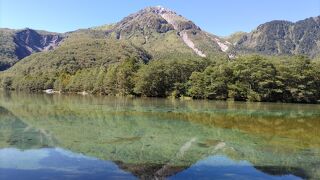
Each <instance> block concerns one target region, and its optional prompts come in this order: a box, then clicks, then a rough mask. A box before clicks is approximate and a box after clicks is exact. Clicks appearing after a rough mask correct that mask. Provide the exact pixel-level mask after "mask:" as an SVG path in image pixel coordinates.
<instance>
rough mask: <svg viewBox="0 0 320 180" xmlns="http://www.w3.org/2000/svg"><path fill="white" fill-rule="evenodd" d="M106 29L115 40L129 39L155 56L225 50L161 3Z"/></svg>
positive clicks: (201, 54) (203, 54) (221, 43)
mask: <svg viewBox="0 0 320 180" xmlns="http://www.w3.org/2000/svg"><path fill="white" fill-rule="evenodd" d="M107 32H108V33H109V35H110V36H113V37H115V38H117V39H126V40H130V41H131V42H132V43H134V44H135V45H137V46H142V47H143V48H144V49H146V50H147V51H148V52H150V54H152V55H153V56H154V57H155V58H156V59H158V58H160V59H161V58H167V57H170V56H172V55H174V54H177V53H179V54H188V56H189V55H191V56H193V55H196V56H199V57H209V56H212V55H216V54H217V53H218V54H219V53H220V54H224V53H223V51H226V47H225V44H226V42H225V41H224V40H222V39H220V38H219V37H217V36H214V35H211V34H209V33H207V32H205V31H202V30H201V29H200V27H198V26H197V25H195V24H194V23H193V22H192V21H190V20H188V19H186V18H185V17H183V16H181V15H178V14H177V13H176V12H174V11H172V10H170V9H166V8H164V7H161V6H157V7H148V8H145V9H142V10H140V11H138V12H137V13H134V14H131V15H129V16H128V17H126V18H124V19H123V20H122V21H120V22H118V23H116V24H115V25H114V26H113V28H110V29H109V30H108V31H107Z"/></svg>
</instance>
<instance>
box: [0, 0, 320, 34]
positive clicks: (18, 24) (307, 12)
mask: <svg viewBox="0 0 320 180" xmlns="http://www.w3.org/2000/svg"><path fill="white" fill-rule="evenodd" d="M156 5H162V6H164V7H167V8H170V9H172V10H174V11H176V12H177V13H178V14H181V15H183V16H185V17H186V18H188V19H190V20H192V21H194V22H195V23H196V24H197V25H198V26H200V27H201V28H202V29H204V30H206V31H208V32H211V33H213V34H217V35H222V36H224V35H229V34H231V33H233V32H235V31H247V32H248V31H251V30H252V29H254V28H255V27H256V26H258V25H259V24H261V23H264V22H267V21H271V20H290V21H297V20H302V19H305V18H307V17H312V16H318V15H320V0H219V1H214V0H116V1H115V0H113V1H109V0H0V27H6V28H16V29H21V28H25V27H29V28H33V29H43V30H48V31H55V32H66V31H72V30H76V29H79V28H88V27H92V26H98V25H103V24H109V23H113V22H117V21H119V20H121V19H122V18H123V17H125V16H127V15H128V14H130V13H134V12H136V11H138V10H140V9H142V8H144V7H146V6H156Z"/></svg>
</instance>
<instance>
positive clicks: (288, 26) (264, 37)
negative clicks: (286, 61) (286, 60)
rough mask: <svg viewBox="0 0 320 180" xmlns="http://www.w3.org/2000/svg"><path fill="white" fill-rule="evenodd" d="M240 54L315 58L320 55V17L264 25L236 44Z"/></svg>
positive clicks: (244, 36)
mask: <svg viewBox="0 0 320 180" xmlns="http://www.w3.org/2000/svg"><path fill="white" fill-rule="evenodd" d="M235 50H236V51H238V52H240V53H248V52H253V53H262V54H268V55H282V54H305V55H308V56H310V57H315V56H317V55H319V54H320V16H318V17H313V18H308V19H305V20H301V21H298V22H296V23H293V22H289V21H271V22H268V23H265V24H262V25H260V26H258V27H257V29H255V30H254V31H252V32H251V33H249V34H245V35H243V36H242V38H240V40H239V41H237V42H236V45H235Z"/></svg>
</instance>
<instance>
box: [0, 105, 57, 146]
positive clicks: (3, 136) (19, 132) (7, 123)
mask: <svg viewBox="0 0 320 180" xmlns="http://www.w3.org/2000/svg"><path fill="white" fill-rule="evenodd" d="M0 117H1V118H0V147H16V148H19V149H32V148H41V147H49V146H52V145H53V141H54V140H53V138H52V137H51V136H50V135H49V134H48V133H47V132H46V131H45V130H39V129H35V128H33V127H32V126H29V125H28V124H26V123H24V122H23V121H21V120H20V119H19V118H18V117H16V116H14V115H13V114H12V113H11V112H9V111H8V110H7V109H5V108H3V107H1V106H0Z"/></svg>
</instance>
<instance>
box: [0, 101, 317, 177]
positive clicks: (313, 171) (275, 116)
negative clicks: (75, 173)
mask: <svg viewBox="0 0 320 180" xmlns="http://www.w3.org/2000/svg"><path fill="white" fill-rule="evenodd" d="M8 100H9V101H6V102H0V104H2V105H3V106H5V107H6V108H8V109H10V110H11V111H12V112H14V114H15V115H16V116H17V117H19V118H20V119H21V120H23V122H26V124H28V125H30V126H32V127H33V128H35V129H38V130H37V132H39V133H40V134H43V136H44V137H47V136H49V137H50V135H52V136H53V137H55V139H57V144H56V145H58V146H61V147H63V148H66V149H70V150H72V151H74V152H80V153H83V154H86V155H89V156H95V157H98V158H100V159H105V160H113V161H115V162H118V165H119V166H120V167H122V168H123V169H126V170H128V171H130V172H132V173H133V174H136V175H137V176H138V177H149V176H150V177H151V176H153V177H166V176H167V175H166V174H174V173H176V171H180V170H182V169H183V168H186V167H189V166H190V165H192V164H194V163H195V162H197V161H198V160H200V159H204V158H206V157H208V156H210V155H216V154H224V155H227V156H228V157H230V158H232V159H234V160H247V161H250V162H251V163H252V164H254V165H255V166H256V167H257V169H259V168H260V169H261V170H262V171H266V172H267V171H269V172H270V173H271V174H272V173H273V172H274V171H276V170H277V169H278V170H279V172H277V173H284V174H286V173H288V172H291V173H293V174H297V175H300V176H302V177H308V176H310V177H316V176H315V175H319V172H318V171H317V169H318V167H319V162H320V152H319V145H320V142H319V139H320V138H319V136H320V135H319V133H318V132H317V129H319V127H320V122H319V121H318V120H317V119H319V114H318V112H317V111H315V110H313V109H312V106H309V105H307V106H302V108H301V106H298V107H296V106H295V105H288V107H286V105H279V104H266V105H264V104H263V103H254V104H253V103H238V102H237V103H234V102H215V103H213V102H212V103H210V102H208V101H192V102H181V101H171V100H163V99H129V98H110V97H98V98H96V97H81V96H63V95H57V96H48V95H23V96H20V95H11V97H10V98H9V99H8ZM297 109H300V110H297ZM302 112H305V113H302ZM39 129H42V130H41V131H40V130H39ZM48 132H49V133H48ZM46 134H47V135H46ZM193 138H195V139H196V140H194V141H191V140H192V139H193ZM49 139H50V138H49ZM190 141H191V142H190ZM188 142H190V143H189V144H188ZM186 144H187V145H186ZM181 149H182V150H183V151H184V153H183V156H181V157H180V158H177V154H179V152H180V151H181ZM184 149H187V150H184ZM270 167H271V169H270ZM277 167H278V168H277ZM288 167H289V168H288ZM288 169H289V170H288ZM160 172H162V173H160ZM159 173H160V175H161V174H162V175H163V176H160V175H159Z"/></svg>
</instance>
